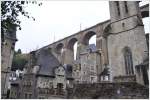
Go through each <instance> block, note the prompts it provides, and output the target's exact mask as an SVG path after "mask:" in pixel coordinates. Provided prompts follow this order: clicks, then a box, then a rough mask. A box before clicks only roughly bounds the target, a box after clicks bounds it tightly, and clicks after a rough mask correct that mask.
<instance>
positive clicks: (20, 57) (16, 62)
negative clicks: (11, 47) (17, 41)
mask: <svg viewBox="0 0 150 100" xmlns="http://www.w3.org/2000/svg"><path fill="white" fill-rule="evenodd" d="M27 63H28V60H27V57H26V56H25V55H24V54H21V49H18V51H17V52H16V51H15V53H14V57H13V61H12V68H11V70H16V69H20V70H23V68H24V67H25V65H26V64H27Z"/></svg>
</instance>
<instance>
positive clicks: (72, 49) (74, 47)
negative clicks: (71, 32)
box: [67, 38, 78, 60]
mask: <svg viewBox="0 0 150 100" xmlns="http://www.w3.org/2000/svg"><path fill="white" fill-rule="evenodd" d="M77 41H78V40H77V39H76V38H72V39H70V40H69V42H68V45H67V48H68V49H69V50H70V55H71V56H72V57H73V58H72V59H73V60H76V54H77Z"/></svg>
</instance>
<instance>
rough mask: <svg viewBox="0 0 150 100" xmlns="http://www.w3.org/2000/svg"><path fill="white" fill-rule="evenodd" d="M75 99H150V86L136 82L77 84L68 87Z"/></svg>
mask: <svg viewBox="0 0 150 100" xmlns="http://www.w3.org/2000/svg"><path fill="white" fill-rule="evenodd" d="M67 98H73V99H75V98H76V99H96V98H99V99H148V98H149V88H147V87H145V86H142V85H140V84H138V83H136V82H115V83H108V82H107V83H93V84H75V85H74V88H73V89H68V96H67Z"/></svg>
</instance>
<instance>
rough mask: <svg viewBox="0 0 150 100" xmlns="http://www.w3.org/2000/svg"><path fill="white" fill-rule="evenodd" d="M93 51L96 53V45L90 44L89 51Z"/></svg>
mask: <svg viewBox="0 0 150 100" xmlns="http://www.w3.org/2000/svg"><path fill="white" fill-rule="evenodd" d="M89 49H91V50H92V52H94V51H96V45H95V44H89V46H88V47H87V50H89Z"/></svg>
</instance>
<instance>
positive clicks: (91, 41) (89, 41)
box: [82, 31, 96, 51]
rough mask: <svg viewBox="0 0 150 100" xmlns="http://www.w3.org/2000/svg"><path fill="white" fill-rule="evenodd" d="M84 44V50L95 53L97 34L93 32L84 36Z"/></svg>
mask: <svg viewBox="0 0 150 100" xmlns="http://www.w3.org/2000/svg"><path fill="white" fill-rule="evenodd" d="M82 43H83V45H85V48H84V49H86V50H87V49H88V48H90V49H92V51H93V49H96V33H95V32H92V31H90V32H88V33H87V34H86V35H85V36H84V38H83V40H82Z"/></svg>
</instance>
